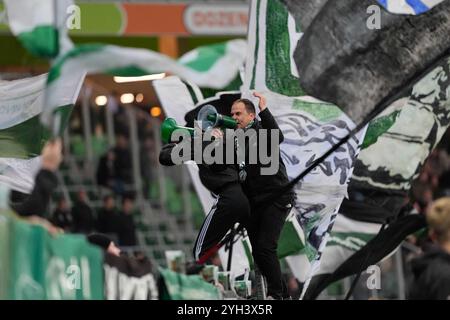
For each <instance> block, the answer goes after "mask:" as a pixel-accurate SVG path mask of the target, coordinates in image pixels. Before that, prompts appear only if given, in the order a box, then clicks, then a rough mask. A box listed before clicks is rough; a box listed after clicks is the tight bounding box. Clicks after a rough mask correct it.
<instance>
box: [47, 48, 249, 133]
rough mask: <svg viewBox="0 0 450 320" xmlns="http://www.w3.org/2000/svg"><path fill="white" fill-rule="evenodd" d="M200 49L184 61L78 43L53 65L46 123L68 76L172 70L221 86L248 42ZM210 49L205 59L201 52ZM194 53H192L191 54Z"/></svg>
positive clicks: (236, 69) (201, 82)
mask: <svg viewBox="0 0 450 320" xmlns="http://www.w3.org/2000/svg"><path fill="white" fill-rule="evenodd" d="M219 47H220V46H216V47H215V49H211V50H206V48H199V49H197V51H196V52H197V53H195V52H194V53H192V54H189V55H188V56H184V57H183V59H182V61H183V63H184V64H181V63H179V62H177V61H175V60H173V59H171V58H169V57H168V56H166V55H163V54H160V53H158V52H154V51H151V50H146V49H136V48H127V47H119V46H114V45H104V44H85V45H80V46H76V47H74V48H73V49H72V50H70V51H68V52H67V53H66V54H64V55H62V56H60V57H58V58H57V59H56V60H55V62H54V64H53V65H52V67H51V69H50V72H49V76H48V81H47V86H48V88H47V94H46V103H45V105H46V110H45V112H44V113H43V117H42V119H43V123H45V124H47V125H50V123H51V114H52V113H53V110H54V109H55V108H56V107H57V106H58V103H57V101H54V96H55V92H58V91H60V90H63V89H64V88H65V87H67V86H69V84H68V83H67V81H66V80H65V79H68V78H69V77H72V78H74V77H75V78H81V77H84V75H85V74H95V73H107V74H111V75H116V76H143V75H147V74H151V73H157V72H169V73H172V74H175V75H178V76H179V77H180V78H182V79H183V80H186V81H190V82H192V83H193V84H195V85H197V86H199V87H209V88H216V89H220V88H223V87H225V86H227V85H228V84H229V82H231V81H232V80H233V79H234V78H235V77H236V75H237V74H238V72H239V68H240V67H241V66H242V64H243V61H244V57H245V53H246V49H245V48H246V44H245V41H243V40H231V41H229V42H227V43H226V44H224V45H223V46H222V47H221V49H220V50H219V49H217V48H219ZM202 52H203V53H204V52H206V53H207V54H206V56H207V57H206V58H205V61H206V62H205V63H204V64H202V63H201V61H200V60H201V53H202ZM189 56H191V57H189Z"/></svg>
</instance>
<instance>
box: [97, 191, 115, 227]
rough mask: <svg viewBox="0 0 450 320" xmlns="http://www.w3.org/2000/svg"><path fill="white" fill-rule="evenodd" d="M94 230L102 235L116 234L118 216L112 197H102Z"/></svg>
mask: <svg viewBox="0 0 450 320" xmlns="http://www.w3.org/2000/svg"><path fill="white" fill-rule="evenodd" d="M96 228H97V230H98V231H99V232H102V233H108V234H109V233H117V232H118V230H119V214H118V212H117V211H116V204H115V200H114V197H113V196H112V195H107V196H104V197H103V207H102V208H101V209H100V211H99V213H98V215H97V225H96Z"/></svg>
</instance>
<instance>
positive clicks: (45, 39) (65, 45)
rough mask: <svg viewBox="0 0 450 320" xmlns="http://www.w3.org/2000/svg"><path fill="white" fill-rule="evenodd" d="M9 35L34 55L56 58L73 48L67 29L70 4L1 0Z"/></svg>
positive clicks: (64, 1)
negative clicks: (9, 31)
mask: <svg viewBox="0 0 450 320" xmlns="http://www.w3.org/2000/svg"><path fill="white" fill-rule="evenodd" d="M4 3H5V5H6V13H7V18H8V22H9V27H10V29H11V32H12V33H13V34H14V35H15V36H16V37H17V38H18V39H19V41H20V43H21V44H22V45H23V46H24V47H25V48H26V49H27V50H28V51H29V52H30V53H31V54H33V55H35V56H37V57H41V58H55V57H56V56H58V55H59V54H60V53H61V52H65V51H67V50H68V49H70V48H71V47H72V46H73V45H72V42H71V41H70V39H69V37H68V35H67V30H66V25H67V21H68V20H67V19H68V18H69V13H70V12H71V11H70V9H71V6H72V5H73V1H72V0H58V1H55V0H4Z"/></svg>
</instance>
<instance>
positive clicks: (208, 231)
mask: <svg viewBox="0 0 450 320" xmlns="http://www.w3.org/2000/svg"><path fill="white" fill-rule="evenodd" d="M211 130H212V136H213V137H215V139H213V141H211V142H203V145H202V151H203V150H205V148H206V147H207V146H208V145H209V144H210V143H223V141H222V140H220V138H221V137H222V136H223V132H222V131H221V130H220V129H218V128H214V129H211ZM216 139H217V140H216ZM192 140H194V139H192ZM216 141H217V142H216ZM178 143H180V141H179V142H178ZM176 145H177V143H169V144H166V145H164V146H163V148H162V150H161V152H160V154H159V162H160V163H161V164H162V165H165V166H173V165H175V164H174V162H173V161H172V159H171V153H172V150H173V148H174V147H175V146H176ZM194 150H195V149H194V148H191V160H194V158H195V157H194ZM225 163H226V162H225V161H223V164H217V163H213V164H210V165H207V164H205V163H204V162H202V163H198V168H199V176H200V180H201V182H202V183H203V185H204V186H205V187H206V188H207V189H208V190H209V191H211V193H212V194H213V196H214V197H215V201H214V204H213V206H212V207H211V210H210V211H209V213H208V215H207V216H206V218H205V220H204V221H203V224H202V227H201V228H200V231H199V233H198V236H197V239H196V241H195V244H194V248H193V254H194V259H195V260H196V261H197V263H200V264H203V263H205V262H206V260H207V259H208V258H209V253H213V251H214V250H216V248H217V245H218V244H219V242H220V241H221V240H222V239H223V238H224V237H225V235H226V234H227V232H228V231H229V230H230V229H232V228H233V227H234V225H235V224H236V223H237V222H239V223H243V222H245V221H247V220H248V219H249V214H250V207H249V203H248V200H247V197H246V196H245V194H244V192H243V190H242V187H241V185H240V183H239V178H238V170H237V166H236V165H234V164H225Z"/></svg>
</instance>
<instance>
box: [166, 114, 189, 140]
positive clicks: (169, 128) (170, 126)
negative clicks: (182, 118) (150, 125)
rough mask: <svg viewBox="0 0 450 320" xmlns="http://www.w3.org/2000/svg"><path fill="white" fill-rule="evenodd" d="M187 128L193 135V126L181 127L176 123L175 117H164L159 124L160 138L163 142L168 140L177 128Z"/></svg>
mask: <svg viewBox="0 0 450 320" xmlns="http://www.w3.org/2000/svg"><path fill="white" fill-rule="evenodd" d="M177 129H181V130H187V131H188V132H189V133H190V134H191V135H194V128H189V127H182V126H179V125H178V124H177V122H176V121H175V119H173V118H166V119H165V120H164V121H163V123H162V124H161V139H162V141H163V142H164V143H169V142H170V140H171V139H170V137H171V136H172V133H173V132H174V131H175V130H177Z"/></svg>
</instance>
